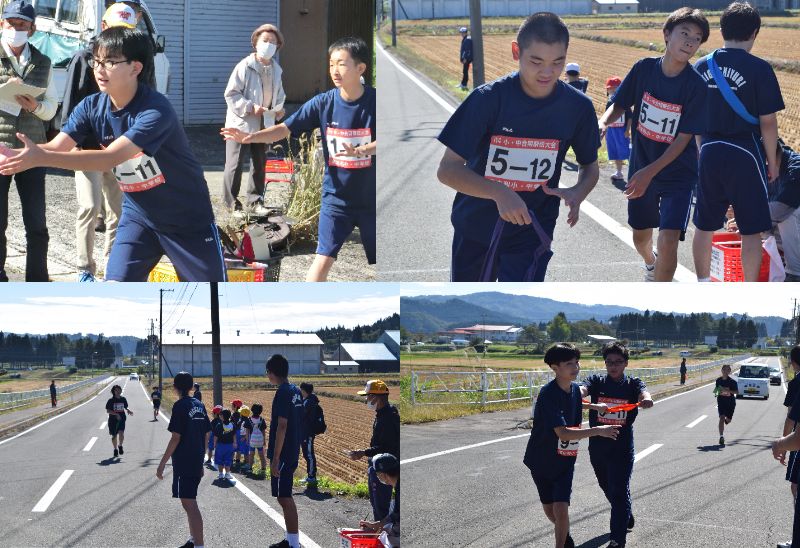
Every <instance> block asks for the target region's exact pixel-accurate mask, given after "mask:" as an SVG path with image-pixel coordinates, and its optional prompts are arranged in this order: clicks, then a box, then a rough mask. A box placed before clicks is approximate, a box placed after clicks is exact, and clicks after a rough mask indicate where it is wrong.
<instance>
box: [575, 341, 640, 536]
mask: <svg viewBox="0 0 800 548" xmlns="http://www.w3.org/2000/svg"><path fill="white" fill-rule="evenodd" d="M603 359H604V360H605V362H606V374H605V375H592V376H591V377H588V378H586V379H585V380H584V381H583V386H581V397H586V396H589V397H590V398H591V402H592V403H593V404H598V405H600V406H602V408H601V409H593V410H591V411H589V426H599V425H607V424H616V425H619V426H620V430H619V436H618V437H617V439H616V440H608V439H602V438H590V439H589V459H590V460H591V463H592V468H594V474H595V476H596V477H597V483H598V484H599V485H600V489H602V490H603V493H604V494H605V496H606V499H608V502H609V503H610V504H611V543H610V544H609V546H610V547H611V546H625V538H626V536H627V530H628V529H632V528H633V524H634V519H633V510H632V508H631V491H630V484H631V474H632V473H633V457H634V448H633V422H634V421H635V420H636V415H637V414H638V410H637V408H636V407H635V405H637V404H638V405H639V406H640V407H642V408H643V409H647V408H650V407H653V398H652V397H650V393H649V392H648V391H647V387H646V386H645V384H644V382H643V381H642V380H641V379H639V378H637V377H630V376H628V375H625V368H626V367H627V366H628V349H627V347H625V345H623V344H621V343H619V342H613V343H609V344H607V345H606V346H605V347H604V348H603Z"/></svg>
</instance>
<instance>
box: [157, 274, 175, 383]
mask: <svg viewBox="0 0 800 548" xmlns="http://www.w3.org/2000/svg"><path fill="white" fill-rule="evenodd" d="M167 291H175V290H174V289H159V290H158V313H159V317H158V391H159V392H161V393H162V394H163V393H164V390H163V386H162V385H163V369H164V365H163V364H164V354H163V351H164V350H163V348H162V343H163V341H164V292H167Z"/></svg>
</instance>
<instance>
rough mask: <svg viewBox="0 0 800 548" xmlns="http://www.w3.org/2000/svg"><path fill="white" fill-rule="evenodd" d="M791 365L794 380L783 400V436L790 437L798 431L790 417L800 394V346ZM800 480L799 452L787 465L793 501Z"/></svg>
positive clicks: (794, 454) (787, 388)
mask: <svg viewBox="0 0 800 548" xmlns="http://www.w3.org/2000/svg"><path fill="white" fill-rule="evenodd" d="M789 363H790V365H791V366H792V374H793V377H792V380H790V381H789V382H788V383H787V385H786V398H785V399H784V400H783V405H784V407H786V408H787V412H786V420H785V421H784V424H783V435H784V436H788V435H789V434H791V433H792V432H794V431H795V430H796V429H797V422H796V419H792V418H791V417H790V416H789V414H790V413H789V412H790V411H791V409H792V405H793V404H794V402H795V401H796V400H797V395H798V394H800V346H795V347H794V348H792V350H791V352H789ZM798 478H800V465H798V462H797V451H792V452H791V453H789V462H788V464H787V465H786V481H788V482H789V483H790V485H791V490H792V500H796V499H797V484H798Z"/></svg>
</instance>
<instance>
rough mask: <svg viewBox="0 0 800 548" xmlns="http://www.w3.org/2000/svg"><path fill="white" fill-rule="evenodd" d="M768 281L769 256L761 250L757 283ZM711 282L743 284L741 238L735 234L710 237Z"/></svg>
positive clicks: (722, 233)
mask: <svg viewBox="0 0 800 548" xmlns="http://www.w3.org/2000/svg"><path fill="white" fill-rule="evenodd" d="M768 280H769V255H768V254H767V252H766V251H765V250H763V249H762V250H761V270H760V271H759V273H758V281H759V282H766V281H768ZM711 281H712V282H743V281H744V274H742V238H741V236H740V235H739V234H738V233H737V232H720V233H717V234H714V235H713V236H711Z"/></svg>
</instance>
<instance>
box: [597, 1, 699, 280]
mask: <svg viewBox="0 0 800 548" xmlns="http://www.w3.org/2000/svg"><path fill="white" fill-rule="evenodd" d="M708 34H709V29H708V21H707V20H706V18H705V16H704V15H703V14H702V13H701V12H700V11H699V10H696V9H693V8H680V9H678V10H676V11H674V12H672V13H671V14H670V15H669V17H667V20H666V22H665V23H664V41H665V42H666V46H667V47H666V51H665V52H664V55H663V57H647V58H645V59H642V60H640V61H637V62H636V64H634V65H633V68H631V70H630V72H629V73H628V75H627V76H626V77H625V80H623V82H622V85H621V86H620V87H619V89H618V90H617V93H616V94H615V95H614V97H613V103H614V104H613V106H611V107H609V108H608V110H606V112H605V113H604V114H603V116H602V117H601V118H600V121H599V126H600V133H601V134H605V132H606V128H607V127H608V126H609V125H611V124H612V123H613V122H615V121H616V120H617V119H618V118H619V117H620V116H622V114H623V113H624V112H625V110H626V109H628V108H630V107H633V126H632V133H633V148H632V151H631V158H630V164H629V166H628V184H627V185H626V186H625V197H626V198H627V199H628V200H629V201H628V224H629V225H630V227H631V228H632V229H633V243H634V245H635V247H636V251H638V252H639V255H641V256H642V258H643V259H644V268H645V279H644V281H646V282H652V281H657V282H671V281H672V277H673V276H674V275H675V270H676V269H677V267H678V242H679V241H680V240H681V239H682V238H683V234H684V233H685V231H686V225H687V223H688V222H689V208H690V206H691V199H692V192H693V190H694V188H695V185H696V184H697V145H696V144H695V141H694V139H693V136H694V135H699V134H701V133H702V132H703V130H704V129H705V118H704V114H703V108H704V106H705V101H704V98H705V93H706V85H705V83H704V82H703V79H702V78H701V77H700V75H699V74H698V73H697V72H696V71H695V70H694V68H693V67H692V65H691V64H690V63H689V60H690V59H691V58H692V56H693V55H694V54H695V53H696V52H697V49H698V48H699V47H700V44H703V43H705V41H706V40H708ZM654 228H658V242H657V243H656V252H654V251H653V229H654Z"/></svg>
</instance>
